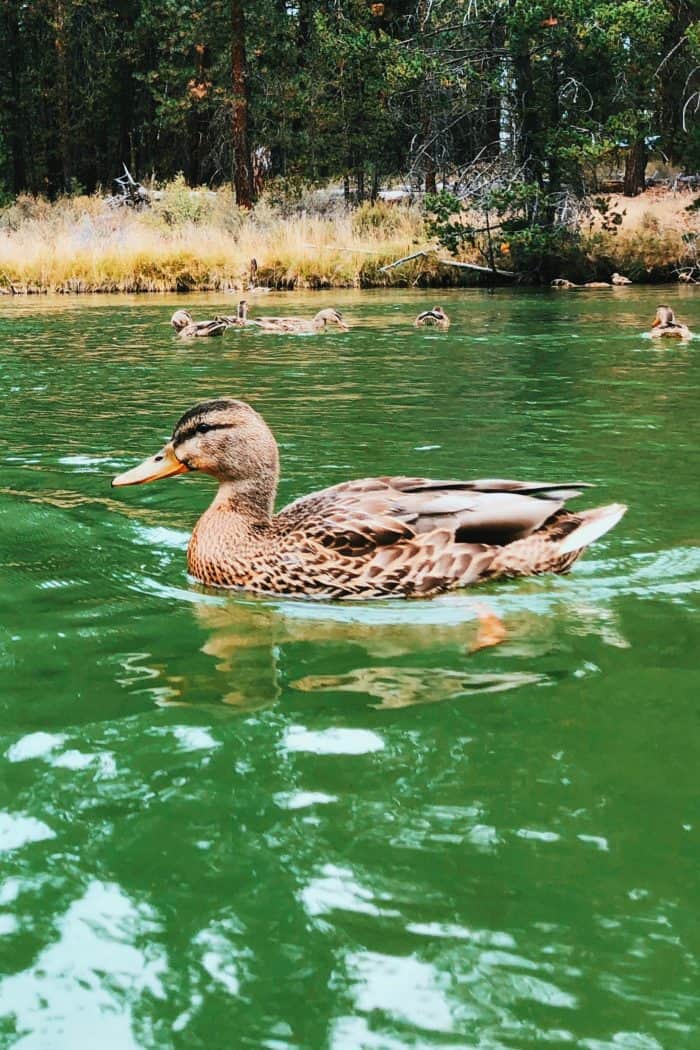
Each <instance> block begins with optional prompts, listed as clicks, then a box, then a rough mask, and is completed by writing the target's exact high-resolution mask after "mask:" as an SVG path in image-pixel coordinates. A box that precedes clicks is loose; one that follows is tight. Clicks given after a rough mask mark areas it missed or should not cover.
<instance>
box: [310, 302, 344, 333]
mask: <svg viewBox="0 0 700 1050" xmlns="http://www.w3.org/2000/svg"><path fill="white" fill-rule="evenodd" d="M329 324H334V325H337V326H338V328H339V329H340V330H341V332H349V331H350V326H349V325H348V324H346V323H345V321H344V320H343V315H342V314H341V313H340V311H339V310H334V309H332V308H328V309H326V310H319V311H318V313H317V314H316V316H315V317H314V325H315V327H317V328H325V327H326V325H329Z"/></svg>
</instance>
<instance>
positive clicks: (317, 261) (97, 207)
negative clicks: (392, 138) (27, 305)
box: [0, 185, 425, 292]
mask: <svg viewBox="0 0 700 1050" xmlns="http://www.w3.org/2000/svg"><path fill="white" fill-rule="evenodd" d="M424 243H425V232H424V227H423V218H422V215H421V214H420V212H419V210H418V209H417V208H413V207H406V206H400V207H391V206H389V205H386V204H381V203H379V204H376V205H374V206H364V208H360V209H358V210H357V211H355V212H348V211H346V210H345V209H339V210H337V211H336V212H334V213H332V214H329V215H311V214H308V213H304V212H302V213H301V214H296V215H292V216H284V215H282V214H281V213H280V211H279V210H277V209H274V208H272V207H271V206H269V205H267V204H265V203H264V202H263V203H262V204H260V205H259V206H258V208H256V210H255V211H254V212H251V213H249V214H246V213H243V212H240V211H239V210H238V209H237V208H236V207H235V205H234V204H233V201H232V199H231V196H230V194H229V193H228V192H227V191H225V190H222V191H220V192H219V193H216V194H213V193H208V192H207V191H203V192H200V193H198V194H192V193H191V192H190V191H189V190H186V189H184V188H183V187H182V186H181V185H176V187H175V189H174V190H173V191H171V192H170V193H169V192H168V191H166V192H165V193H164V194H163V196H162V197H161V198H160V199H159V200H157V201H156V202H155V205H154V207H153V208H152V209H149V210H147V211H143V212H139V213H135V212H133V211H130V210H128V209H126V208H117V209H114V208H110V207H108V206H107V204H106V203H105V202H104V201H103V200H102V199H100V198H96V197H78V198H71V199H65V200H61V201H57V202H56V203H54V204H48V203H47V202H46V201H43V200H35V199H33V198H27V197H24V198H19V199H18V200H17V201H16V202H15V204H14V205H12V206H11V207H9V208H7V209H5V211H4V212H3V213H2V215H0V285H4V287H5V288H9V287H10V286H14V288H16V289H18V290H30V291H33V290H40V291H44V290H45V291H53V292H98V291H99V292H103V291H104V292H117V291H123V292H126V291H128V292H134V291H136V292H164V291H188V290H194V289H202V290H231V289H236V288H243V287H246V286H247V284H248V282H249V279H250V270H251V260H252V259H255V260H256V262H257V282H258V283H259V284H261V285H270V286H272V287H275V288H330V287H353V286H365V285H370V284H392V283H407V282H408V281H410V280H415V279H416V278H417V277H418V278H419V277H420V272H419V271H420V267H421V263H420V262H418V263H417V264H415V265H414V266H413V267H407V268H405V269H397V270H391V271H388V272H387V273H386V274H381V273H380V272H379V270H380V267H381V266H383V265H385V264H386V263H389V262H392V261H393V260H394V259H396V258H398V257H400V256H403V255H407V254H410V253H411V252H412V251H416V249H417V246H422V245H423V244H424ZM424 268H425V267H424Z"/></svg>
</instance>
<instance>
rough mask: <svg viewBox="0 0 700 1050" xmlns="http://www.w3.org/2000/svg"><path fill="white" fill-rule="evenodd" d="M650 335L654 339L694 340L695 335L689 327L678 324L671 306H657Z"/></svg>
mask: <svg viewBox="0 0 700 1050" xmlns="http://www.w3.org/2000/svg"><path fill="white" fill-rule="evenodd" d="M649 335H650V336H651V337H652V339H692V338H693V333H692V332H691V331H690V329H689V328H688V326H687V325H684V324H679V323H678V321H677V320H676V318H675V315H674V313H673V310H672V309H671V307H670V306H657V308H656V317H655V318H654V320H653V321H652V323H651V331H650V332H649Z"/></svg>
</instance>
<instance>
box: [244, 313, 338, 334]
mask: <svg viewBox="0 0 700 1050" xmlns="http://www.w3.org/2000/svg"><path fill="white" fill-rule="evenodd" d="M250 323H251V324H254V325H256V326H257V327H258V328H260V329H261V330H262V331H263V332H295V333H297V334H298V335H307V334H310V333H312V332H322V331H323V330H324V329H325V328H326V327H327V326H328V325H337V327H338V328H339V329H340V330H341V332H347V331H349V330H350V326H349V325H348V324H347V323H346V322H345V321H344V320H343V315H342V314H341V313H340V311H339V310H334V309H332V308H329V309H326V310H319V311H318V313H317V314H316V316H315V317H255V318H253V319H252V320H251V322H250Z"/></svg>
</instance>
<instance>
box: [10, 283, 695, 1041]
mask: <svg viewBox="0 0 700 1050" xmlns="http://www.w3.org/2000/svg"><path fill="white" fill-rule="evenodd" d="M658 297H659V293H658V291H655V290H653V289H651V290H650V289H642V290H640V289H636V288H632V289H619V290H614V291H612V290H611V291H609V292H589V293H586V292H576V293H569V294H567V293H559V294H555V293H551V294H550V293H546V292H545V293H534V292H509V291H498V292H496V293H495V294H494V295H488V294H486V293H485V292H478V291H449V292H444V293H439V295H438V296H437V298H436V293H435V292H430V293H428V294H426V293H420V292H392V293H385V292H365V293H337V292H335V293H332V294H331V293H329V294H328V295H325V294H323V295H318V294H317V295H313V296H312V295H309V296H308V297H304V296H302V295H295V296H294V297H290V296H288V297H286V298H285V297H283V296H281V295H270V296H266V297H264V298H262V297H261V298H260V299H259V300H258V299H255V300H252V301H251V312H253V313H260V312H270V313H278V312H281V311H282V312H300V313H304V314H306V313H313V312H315V311H316V310H317V309H318V308H319V307H320V306H324V305H330V304H331V303H333V304H335V305H338V306H340V308H341V309H342V310H343V312H344V314H345V315H346V316H347V317H348V318H349V319H350V320H351V321H352V322H353V324H354V327H353V329H352V331H351V332H350V333H349V334H347V335H342V334H328V335H326V336H321V337H293V336H271V335H266V334H264V333H260V332H257V331H243V332H236V331H231V332H228V333H227V334H226V335H225V337H224V338H223V339H221V340H212V341H207V342H204V343H203V344H202V343H197V344H196V345H189V344H183V343H182V342H179V341H178V340H177V339H176V338H175V336H174V334H173V333H172V330H171V329H170V328H169V326H168V323H167V322H168V319H169V317H170V314H171V313H172V311H173V310H174V309H175V307H176V306H191V307H192V308H193V311H194V312H195V315H196V316H200V317H205V316H208V315H211V314H212V313H213V312H215V311H221V310H224V309H225V310H226V312H231V311H232V309H233V303H232V301H231V299H230V298H229V299H225V298H222V297H214V296H195V297H192V298H191V299H189V300H188V301H185V300H183V299H182V298H181V297H179V298H178V297H175V296H172V297H157V298H156V297H153V298H145V297H142V298H138V297H133V298H130V297H121V298H116V297H114V298H112V297H95V298H91V299H87V298H67V297H65V298H56V299H53V298H51V299H46V298H42V299H3V300H1V301H0V317H1V318H2V321H3V325H2V331H1V334H0V378H1V381H2V389H3V394H4V397H3V410H2V427H1V428H0V459H1V461H2V474H1V476H0V563H1V564H2V579H3V587H2V592H1V594H0V605H1V608H2V616H1V617H0V668H1V670H2V684H3V689H2V701H1V707H0V710H1V712H2V714H1V718H0V796H1V797H0V806H1V812H0V859H1V860H2V868H1V869H0V870H1V872H2V876H1V878H2V881H1V883H0V953H1V954H0V959H1V964H0V976H1V977H2V979H1V980H0V1046H3V1047H4V1046H7V1047H18V1048H21V1050H39V1048H51V1050H75V1048H77V1047H87V1046H93V1045H95V1046H100V1047H101V1048H103V1050H111V1048H115V1050H131V1048H152V1047H153V1048H156V1047H157V1048H170V1047H173V1048H187V1050H191V1048H196V1047H207V1048H219V1047H221V1048H224V1047H226V1048H228V1047H232V1046H245V1047H270V1048H275V1050H277V1048H287V1047H289V1048H294V1047H299V1048H309V1050H317V1048H320V1047H331V1048H333V1050H354V1048H365V1047H366V1048H371V1050H396V1048H402V1047H416V1048H433V1047H435V1048H438V1047H440V1048H446V1047H450V1048H455V1047H479V1048H480V1050H481V1048H501V1047H514V1048H520V1047H541V1046H545V1045H546V1046H553V1047H568V1046H577V1047H585V1048H589V1050H608V1048H609V1050H620V1048H623V1050H657V1048H667V1047H672V1048H674V1050H676V1048H686V1047H687V1048H696V1047H697V1046H698V1045H700V1026H699V1025H698V1015H699V998H700V996H699V994H698V988H699V987H700V983H699V979H700V973H699V970H700V966H699V964H698V947H699V941H700V937H699V934H698V924H697V912H698V902H699V899H698V871H699V870H700V815H699V814H698V805H697V802H698V789H697V776H698V768H699V759H700V744H699V736H698V696H700V689H699V686H700V675H698V672H697V658H696V652H697V644H698V628H697V616H696V614H697V610H698V604H699V602H698V594H699V591H700V584H699V580H700V556H699V555H698V538H699V537H700V526H699V525H698V495H697V491H698V458H697V451H696V447H697V430H698V428H697V406H698V393H699V389H698V388H699V382H698V375H699V366H698V360H699V358H698V352H697V347H696V346H695V345H694V344H692V343H691V344H689V345H673V346H672V347H670V348H666V347H660V346H658V345H656V344H654V343H652V342H651V341H650V340H646V339H644V338H642V337H641V335H640V332H641V331H642V330H643V329H644V328H645V327H648V325H649V323H650V321H651V318H652V316H653V313H654V307H655V305H656V302H657V300H658ZM662 298H666V299H671V305H673V306H674V307H675V308H676V309H677V312H678V314H679V316H680V317H681V319H682V320H684V321H687V322H688V323H689V324H690V326H691V327H694V328H696V329H699V330H700V309H699V307H698V302H697V300H696V298H695V293H694V290H693V289H683V290H676V289H672V290H670V291H669V290H664V292H663V293H662ZM437 301H442V303H443V305H444V306H445V307H446V309H447V310H448V312H449V313H450V315H451V316H452V319H453V325H452V328H451V329H450V331H449V332H448V333H441V332H436V331H431V330H416V329H414V328H413V327H412V320H413V318H414V316H415V315H416V313H417V312H418V311H419V310H421V309H424V308H425V307H428V306H431V305H434V303H435V302H437ZM698 345H700V344H698ZM217 395H232V396H236V397H242V398H245V399H247V400H250V401H251V403H252V404H253V405H254V406H255V407H256V408H257V409H258V410H259V411H261V412H262V413H263V414H264V416H265V417H266V419H267V420H268V422H269V423H270V424H271V426H272V428H273V429H274V431H275V433H276V434H277V436H278V439H279V442H280V446H281V454H282V469H283V478H282V483H281V489H280V502H287V501H289V500H290V499H293V498H296V497H297V496H299V495H302V494H303V493H305V492H308V491H311V490H313V489H314V488H318V487H322V486H324V485H329V484H333V483H335V482H337V481H341V480H343V479H346V478H348V477H353V476H355V477H361V476H364V475H368V474H378V473H396V474H400V473H410V474H413V473H418V474H426V475H432V476H435V477H441V476H442V477H453V476H458V477H459V476H464V477H470V476H473V477H478V476H482V477H483V476H515V477H519V476H520V477H524V478H538V479H539V478H544V479H545V480H553V481H556V480H567V481H568V480H572V479H583V480H587V481H591V482H595V483H596V485H597V486H598V488H597V489H596V490H595V492H592V493H590V494H587V495H586V497H585V500H586V501H588V502H593V501H595V502H601V503H602V502H606V501H610V500H621V501H623V502H625V503H628V504H629V506H630V511H629V514H628V515H627V517H626V518H625V519H624V520H623V522H622V523H621V524H620V525H619V526H618V527H617V528H616V529H615V530H614V531H613V532H612V533H610V534H609V535H607V536H606V537H605V538H604V539H603V540H602V541H601V542H600V543H598V544H597V545H596V546H595V547H594V548H593V549H591V551H590V552H589V553H588V555H587V557H586V558H585V559H584V560H583V561H581V562H580V563H579V564H578V565H577V566H576V569H575V571H574V572H573V573H572V574H571V575H570V576H567V577H546V578H544V577H543V578H540V579H531V580H523V581H517V582H510V583H499V584H491V585H489V586H488V587H487V588H484V589H480V590H479V592H478V597H479V601H480V602H482V603H484V604H485V605H486V606H487V607H488V608H490V609H491V610H492V611H494V612H496V613H498V614H499V615H500V616H501V617H502V619H503V620H504V623H505V624H506V627H507V629H508V638H507V640H506V641H505V643H504V644H502V645H500V646H498V647H497V648H493V649H483V650H481V651H476V652H475V651H473V650H474V643H475V639H476V632H477V619H476V611H477V610H476V607H475V599H474V595H473V593H472V594H468V593H463V594H457V595H455V594H453V595H449V596H446V597H443V598H440V599H435V600H433V601H422V602H405V603H401V602H379V603H359V604H351V605H343V604H341V603H336V604H333V603H313V604H308V603H303V602H298V601H285V600H261V599H254V598H247V597H244V596H240V595H239V596H221V595H220V594H216V593H215V592H213V591H207V590H205V589H204V588H201V587H199V586H197V585H196V584H194V583H193V582H192V581H190V580H189V579H188V577H187V575H186V569H185V549H186V544H187V538H188V534H189V530H190V529H191V527H192V525H193V523H194V522H195V521H196V519H197V516H198V515H199V513H201V511H202V509H203V508H204V506H205V505H206V503H207V501H208V500H209V499H210V498H211V495H212V486H211V482H210V480H209V479H206V478H202V477H197V476H195V477H187V478H179V479H176V480H171V481H164V482H161V483H159V484H157V485H153V486H147V487H141V488H134V489H128V490H119V491H117V490H114V491H112V490H111V489H110V487H109V482H110V479H111V477H112V476H113V475H114V474H116V473H118V472H120V471H122V470H124V469H126V468H127V467H129V466H131V465H133V464H134V463H136V462H137V461H138V460H140V459H141V458H143V457H144V456H145V455H147V454H150V453H152V452H154V451H156V450H157V448H158V447H159V446H160V444H161V443H162V441H163V439H164V438H165V437H167V436H168V434H169V433H170V430H171V427H172V425H173V423H174V421H175V420H176V419H177V417H178V416H179V415H180V414H181V412H183V411H184V410H185V409H187V408H188V407H190V406H191V405H192V404H194V403H195V402H196V401H198V400H201V399H203V398H206V397H210V396H217ZM582 502H583V501H582Z"/></svg>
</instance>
